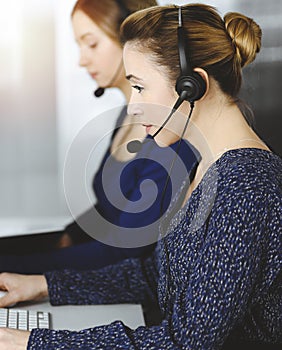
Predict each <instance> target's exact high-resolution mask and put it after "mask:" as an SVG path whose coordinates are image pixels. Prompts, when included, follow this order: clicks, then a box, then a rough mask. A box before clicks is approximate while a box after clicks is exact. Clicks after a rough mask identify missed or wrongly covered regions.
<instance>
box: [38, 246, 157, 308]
mask: <svg viewBox="0 0 282 350" xmlns="http://www.w3.org/2000/svg"><path fill="white" fill-rule="evenodd" d="M45 277H46V279H47V283H48V291H49V297H50V302H51V304H52V305H63V304H78V305H89V304H111V303H143V304H146V303H147V302H151V301H154V302H155V301H156V299H157V295H156V290H157V280H158V270H157V267H156V256H155V253H154V252H153V253H152V254H151V255H150V256H149V257H146V258H137V259H127V260H124V261H122V262H120V263H118V264H115V265H109V266H106V267H104V268H102V269H99V270H93V271H74V270H62V271H52V272H47V273H45Z"/></svg>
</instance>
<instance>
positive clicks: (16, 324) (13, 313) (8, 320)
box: [0, 308, 50, 331]
mask: <svg viewBox="0 0 282 350" xmlns="http://www.w3.org/2000/svg"><path fill="white" fill-rule="evenodd" d="M0 327H8V328H14V329H21V330H27V331H31V330H32V329H34V328H50V313H49V312H46V311H44V312H43V311H33V310H17V309H4V308H3V309H1V308H0Z"/></svg>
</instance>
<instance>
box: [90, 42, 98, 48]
mask: <svg viewBox="0 0 282 350" xmlns="http://www.w3.org/2000/svg"><path fill="white" fill-rule="evenodd" d="M96 46H97V43H95V44H90V45H89V47H90V48H91V49H95V47H96Z"/></svg>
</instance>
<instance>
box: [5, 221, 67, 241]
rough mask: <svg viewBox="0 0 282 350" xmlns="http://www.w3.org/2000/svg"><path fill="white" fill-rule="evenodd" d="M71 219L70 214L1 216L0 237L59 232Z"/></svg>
mask: <svg viewBox="0 0 282 350" xmlns="http://www.w3.org/2000/svg"><path fill="white" fill-rule="evenodd" d="M71 221H72V218H71V217H69V216H52V217H16V218H13V217H11V218H5V219H3V218H1V219H0V238H1V237H14V236H22V235H29V234H40V233H46V232H57V231H61V230H63V229H64V227H65V226H66V225H67V224H68V223H70V222H71Z"/></svg>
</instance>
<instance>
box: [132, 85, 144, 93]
mask: <svg viewBox="0 0 282 350" xmlns="http://www.w3.org/2000/svg"><path fill="white" fill-rule="evenodd" d="M132 88H133V89H136V90H137V91H138V93H139V94H141V92H142V91H143V90H144V88H143V87H141V86H139V85H133V86H132Z"/></svg>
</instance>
